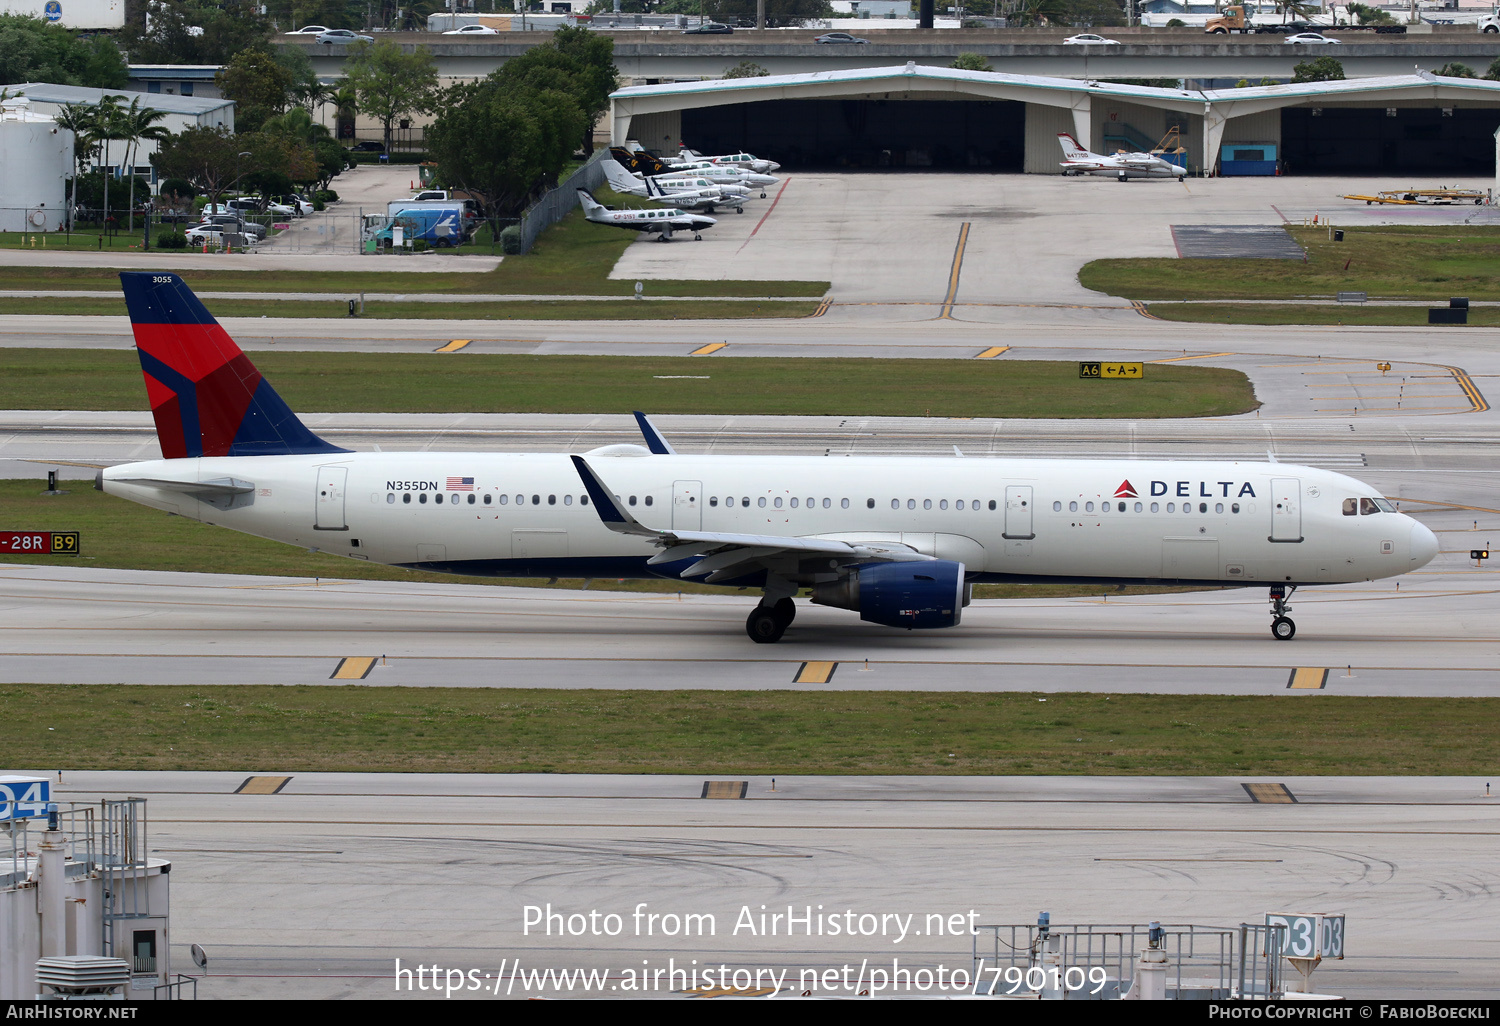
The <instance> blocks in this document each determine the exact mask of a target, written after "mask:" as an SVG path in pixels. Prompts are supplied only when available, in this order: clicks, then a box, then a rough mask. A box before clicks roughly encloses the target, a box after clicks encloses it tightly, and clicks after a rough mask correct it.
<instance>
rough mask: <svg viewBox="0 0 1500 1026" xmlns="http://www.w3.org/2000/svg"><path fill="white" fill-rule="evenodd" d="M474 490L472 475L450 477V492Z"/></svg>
mask: <svg viewBox="0 0 1500 1026" xmlns="http://www.w3.org/2000/svg"><path fill="white" fill-rule="evenodd" d="M473 490H474V479H473V478H472V477H450V478H449V479H448V491H450V492H472V491H473Z"/></svg>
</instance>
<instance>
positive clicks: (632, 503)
mask: <svg viewBox="0 0 1500 1026" xmlns="http://www.w3.org/2000/svg"><path fill="white" fill-rule="evenodd" d="M630 504H631V505H632V506H634V505H635V496H634V495H632V496H631V497H630Z"/></svg>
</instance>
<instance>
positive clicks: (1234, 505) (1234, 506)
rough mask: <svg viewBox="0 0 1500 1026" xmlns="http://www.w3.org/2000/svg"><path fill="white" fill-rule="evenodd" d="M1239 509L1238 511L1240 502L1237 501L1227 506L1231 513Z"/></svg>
mask: <svg viewBox="0 0 1500 1026" xmlns="http://www.w3.org/2000/svg"><path fill="white" fill-rule="evenodd" d="M1239 511H1240V504H1239V503H1237V502H1236V503H1234V504H1233V505H1232V506H1230V507H1229V512H1231V513H1238V512H1239Z"/></svg>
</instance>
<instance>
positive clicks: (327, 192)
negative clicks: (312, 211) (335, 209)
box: [313, 189, 339, 203]
mask: <svg viewBox="0 0 1500 1026" xmlns="http://www.w3.org/2000/svg"><path fill="white" fill-rule="evenodd" d="M319 201H321V202H323V203H337V202H338V201H339V194H338V193H336V192H334V191H333V190H332V189H319V190H318V191H317V192H315V193H313V202H314V203H317V202H319Z"/></svg>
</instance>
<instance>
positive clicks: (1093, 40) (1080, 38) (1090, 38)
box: [1063, 32, 1120, 46]
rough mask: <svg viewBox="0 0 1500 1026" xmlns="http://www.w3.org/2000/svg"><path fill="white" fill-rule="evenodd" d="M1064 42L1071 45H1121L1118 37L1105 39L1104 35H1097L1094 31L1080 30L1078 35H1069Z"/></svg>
mask: <svg viewBox="0 0 1500 1026" xmlns="http://www.w3.org/2000/svg"><path fill="white" fill-rule="evenodd" d="M1063 42H1064V43H1066V44H1067V45H1069V46H1119V45H1120V41H1119V40H1118V39H1105V38H1104V37H1103V36H1096V35H1094V33H1092V32H1080V33H1079V34H1078V35H1076V36H1069V37H1068V38H1067V39H1064V40H1063Z"/></svg>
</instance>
